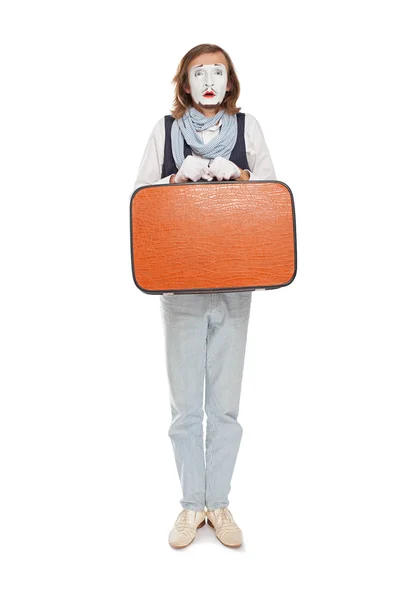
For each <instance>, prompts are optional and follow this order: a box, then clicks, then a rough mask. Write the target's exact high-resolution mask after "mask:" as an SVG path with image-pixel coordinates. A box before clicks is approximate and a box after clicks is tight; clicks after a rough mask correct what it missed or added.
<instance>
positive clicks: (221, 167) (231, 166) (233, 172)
mask: <svg viewBox="0 0 400 600" xmlns="http://www.w3.org/2000/svg"><path fill="white" fill-rule="evenodd" d="M208 172H209V174H210V175H212V176H213V177H216V178H217V179H218V181H222V180H223V179H236V178H237V177H240V169H239V167H237V166H236V165H235V163H233V162H232V161H230V160H228V159H227V158H223V157H222V156H217V157H216V158H214V160H213V161H212V163H211V164H210V166H209V167H208Z"/></svg>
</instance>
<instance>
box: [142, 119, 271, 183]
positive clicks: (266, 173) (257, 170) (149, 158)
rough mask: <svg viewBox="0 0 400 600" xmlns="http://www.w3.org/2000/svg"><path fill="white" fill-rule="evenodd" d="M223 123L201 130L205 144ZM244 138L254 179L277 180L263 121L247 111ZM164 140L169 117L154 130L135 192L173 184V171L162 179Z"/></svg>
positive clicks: (206, 159) (158, 123) (217, 132)
mask: <svg viewBox="0 0 400 600" xmlns="http://www.w3.org/2000/svg"><path fill="white" fill-rule="evenodd" d="M221 124H222V123H221V120H220V121H219V122H218V123H217V125H214V126H213V127H209V128H208V129H206V130H204V131H200V132H199V133H200V135H202V137H203V140H204V143H205V144H206V143H207V142H209V141H210V140H211V139H212V138H213V137H215V136H216V135H218V134H219V130H220V127H221ZM244 137H245V144H246V156H247V162H248V164H249V168H250V170H248V169H247V170H248V171H249V173H250V179H276V175H275V170H274V166H273V164H272V160H271V157H270V155H269V151H268V148H267V145H266V143H265V139H264V135H263V132H262V130H261V127H260V124H259V123H258V121H257V119H256V118H255V117H253V116H252V115H250V114H249V113H246V116H245V126H244ZM164 143H165V120H164V117H163V118H162V119H160V120H159V121H158V122H157V123H156V125H155V127H154V129H153V131H152V132H151V135H150V139H149V141H148V143H147V146H146V149H145V151H144V154H143V158H142V162H141V164H140V167H139V173H138V176H137V179H136V181H135V186H134V190H133V191H135V190H136V189H137V188H139V187H141V186H143V185H155V184H163V183H169V178H170V177H171V175H172V173H169V174H168V175H167V176H166V177H164V178H163V179H160V177H161V172H162V166H163V163H164ZM192 152H193V154H194V156H198V155H197V154H196V153H195V152H194V151H192ZM204 160H205V161H206V162H207V163H208V161H209V159H208V158H204Z"/></svg>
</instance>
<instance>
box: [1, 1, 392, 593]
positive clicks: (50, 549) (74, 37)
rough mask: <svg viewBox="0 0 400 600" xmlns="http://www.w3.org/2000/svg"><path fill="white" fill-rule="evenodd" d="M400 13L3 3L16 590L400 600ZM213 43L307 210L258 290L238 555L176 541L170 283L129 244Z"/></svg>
mask: <svg viewBox="0 0 400 600" xmlns="http://www.w3.org/2000/svg"><path fill="white" fill-rule="evenodd" d="M394 7H395V3H394V2H388V1H385V0H383V1H380V2H356V1H353V2H351V1H350V2H348V1H347V2H343V1H339V2H335V3H329V4H328V3H325V2H316V1H308V0H304V1H303V2H290V1H285V0H280V1H279V2H278V1H276V2H273V3H271V2H268V1H266V2H262V3H261V2H260V3H258V4H257V3H256V4H254V3H253V4H249V3H247V4H246V3H242V2H219V3H215V4H212V3H211V4H210V3H204V4H203V3H201V2H198V3H196V4H189V5H185V6H183V5H177V4H171V3H168V2H167V3H164V4H161V3H160V4H155V3H149V2H144V3H139V4H138V5H137V6H135V5H134V3H133V2H132V1H130V2H128V1H125V2H123V1H114V2H91V1H88V0H80V1H79V2H76V1H73V0H70V1H69V2H55V1H53V2H50V1H48V2H44V1H38V2H21V1H20V2H18V1H14V2H4V3H2V8H1V14H0V22H1V25H0V27H1V29H0V44H1V48H0V49H1V88H2V91H1V104H2V106H1V112H0V114H1V133H0V137H1V163H0V168H1V173H2V175H1V215H0V244H1V284H2V291H1V352H2V355H1V371H2V374H1V423H0V427H1V432H0V434H1V436H0V444H1V448H0V450H1V473H0V485H1V497H0V502H1V506H0V514H1V531H0V540H1V541H0V544H1V552H2V556H1V571H2V574H1V582H0V586H1V589H0V591H1V596H2V598H3V599H4V600H12V599H17V598H18V599H21V600H22V599H24V600H26V599H31V598H36V597H37V598H41V599H42V600H45V599H52V600H53V599H55V598H56V599H57V600H61V599H68V600H70V599H72V598H73V599H74V600H78V599H85V600H87V599H89V598H93V599H96V600H100V599H110V600H111V599H112V600H115V599H118V600H125V599H130V598H141V599H147V598H156V597H165V596H168V597H169V596H170V597H176V596H177V595H179V596H181V595H185V597H188V598H193V599H194V600H197V599H198V598H201V599H203V598H205V597H206V598H210V599H214V598H216V599H217V598H220V597H222V596H223V597H229V598H233V599H236V598H241V599H242V598H244V597H245V596H246V597H253V598H271V599H272V600H297V599H299V598H306V599H307V600H311V599H313V600H314V599H315V600H321V599H323V600H330V599H332V600H337V599H338V598H340V599H341V600H343V599H346V600H347V599H349V600H353V599H356V598H357V599H358V598H360V599H361V598H362V599H363V600H364V599H381V598H385V600H392V599H393V600H395V599H396V600H398V598H399V594H400V582H399V558H400V551H399V539H400V521H399V506H400V490H399V455H400V448H399V445H400V444H399V412H400V411H399V385H398V365H399V360H398V347H399V321H398V305H399V300H400V299H399V294H398V291H397V287H398V271H399V246H398V243H397V240H398V231H399V223H398V202H399V193H398V187H399V186H398V173H399V153H398V145H399V139H400V136H399V134H400V131H399V129H400V128H399V118H398V107H399V105H400V98H399V93H398V74H399V70H398V54H399V47H398V42H397V40H398V24H397V20H396V18H395V11H394ZM200 43H215V44H218V45H220V46H222V47H223V48H225V50H226V51H227V52H228V53H229V54H230V56H231V58H232V60H233V62H234V65H235V67H236V69H237V73H238V76H239V80H240V83H241V87H242V93H241V96H240V99H239V103H238V105H239V106H240V107H241V108H242V111H243V112H248V113H251V114H253V115H254V116H255V117H256V118H257V119H258V120H259V122H260V124H261V127H262V129H263V132H264V135H265V139H266V142H267V145H268V147H269V150H270V153H271V156H272V160H273V162H274V166H275V169H276V173H277V178H278V179H279V180H281V181H284V182H286V183H287V184H288V185H289V186H290V187H291V189H292V191H293V194H294V199H295V208H296V217H297V250H298V271H297V276H296V278H295V280H294V282H293V283H292V284H291V285H290V286H287V287H286V288H282V289H278V290H271V291H264V292H253V303H252V311H251V315H250V324H249V333H248V342H247V350H246V361H245V370H244V376H243V385H242V397H241V408H240V414H239V421H240V423H241V424H242V426H243V430H244V432H243V438H242V443H241V448H240V451H239V455H238V459H237V464H236V469H235V473H234V476H233V479H232V490H231V494H230V498H229V499H230V509H231V511H232V513H233V516H234V518H235V520H236V521H237V523H238V524H239V526H240V527H241V528H242V530H243V535H244V544H243V546H242V548H241V549H238V550H232V549H229V548H226V547H225V546H223V545H222V544H221V543H220V542H218V540H217V539H216V538H215V534H214V531H213V530H212V529H211V528H209V527H204V528H203V529H201V530H199V532H198V535H197V537H196V539H195V540H194V542H193V543H192V544H191V545H190V546H189V547H188V548H186V549H185V550H173V549H171V548H170V547H169V545H168V533H169V530H170V529H171V528H172V526H173V523H174V521H175V518H176V516H177V515H178V513H179V511H180V510H181V506H180V504H179V499H180V498H181V489H180V484H179V479H178V474H177V471H176V466H175V462H174V458H173V451H172V446H171V442H170V439H169V437H168V435H167V430H168V427H169V424H170V407H169V398H168V382H167V377H166V370H165V364H164V346H163V330H162V323H161V316H160V309H159V297H158V296H151V295H147V294H144V293H142V292H141V291H140V290H139V289H138V288H137V287H136V286H135V284H134V282H133V278H132V273H131V263H130V242H129V203H130V197H131V192H132V190H133V185H134V182H135V179H136V176H137V172H138V168H139V164H140V161H141V158H142V154H143V152H144V148H145V145H146V143H147V140H148V138H149V135H150V133H151V130H152V129H153V127H154V125H155V123H156V122H157V121H158V120H159V119H160V118H161V117H162V116H163V115H165V114H168V113H169V111H170V109H171V107H172V98H173V87H172V84H171V80H172V78H173V76H174V74H175V71H176V68H177V66H178V64H179V61H180V60H181V58H182V57H183V55H184V54H185V53H186V52H187V51H188V50H189V49H190V48H192V47H193V46H195V45H197V44H200ZM396 46H397V47H396ZM396 55H397V58H396ZM251 590H253V591H251Z"/></svg>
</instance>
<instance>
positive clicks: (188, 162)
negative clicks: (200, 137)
mask: <svg viewBox="0 0 400 600" xmlns="http://www.w3.org/2000/svg"><path fill="white" fill-rule="evenodd" d="M189 179H190V180H191V181H198V180H199V179H206V180H207V181H211V180H212V177H210V175H209V174H208V159H204V158H203V157H201V156H193V155H192V154H189V156H187V157H186V158H185V160H184V161H183V163H182V166H181V168H180V169H179V171H178V172H177V174H176V175H175V183H180V182H182V181H188V180H189Z"/></svg>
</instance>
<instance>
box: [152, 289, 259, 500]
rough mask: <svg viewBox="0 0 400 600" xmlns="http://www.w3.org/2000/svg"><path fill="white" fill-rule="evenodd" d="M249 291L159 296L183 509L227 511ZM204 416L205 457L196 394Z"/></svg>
mask: <svg viewBox="0 0 400 600" xmlns="http://www.w3.org/2000/svg"><path fill="white" fill-rule="evenodd" d="M251 299H252V291H244V292H224V293H216V292H215V293H211V294H176V295H173V296H164V295H162V296H160V310H161V315H162V322H163V327H164V335H165V353H166V366H167V375H168V381H169V396H170V404H171V413H172V422H171V426H170V428H169V430H168V435H169V437H170V438H171V442H172V447H173V451H174V455H175V462H176V466H177V469H178V475H179V479H180V482H181V487H182V493H183V497H182V499H181V500H180V503H181V505H182V507H183V508H189V509H191V510H196V511H197V510H204V508H207V509H208V510H213V509H215V508H220V507H223V506H228V505H229V501H228V494H229V492H230V489H231V478H232V475H233V470H234V467H235V463H236V457H237V454H238V451H239V446H240V441H241V438H242V432H243V430H242V426H241V425H240V423H238V421H237V417H238V412H239V400H240V392H241V386H242V374H243V366H244V357H245V349H246V339H247V329H248V322H249V316H250V307H251ZM204 380H205V403H204V407H205V412H206V414H207V429H206V447H205V451H204V443H203V440H204V430H203V418H204V411H203V392H204Z"/></svg>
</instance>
